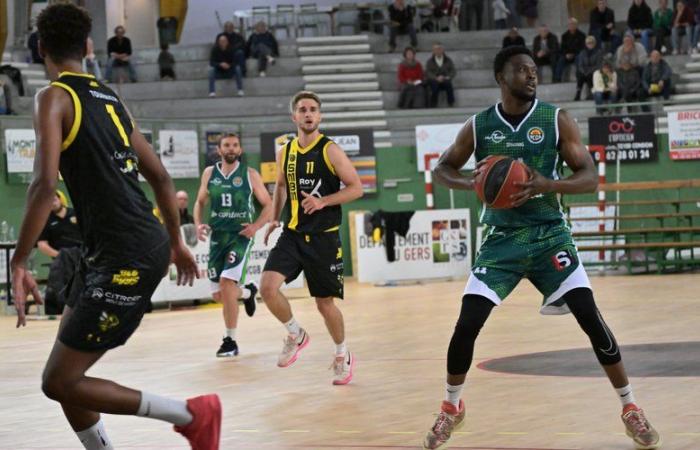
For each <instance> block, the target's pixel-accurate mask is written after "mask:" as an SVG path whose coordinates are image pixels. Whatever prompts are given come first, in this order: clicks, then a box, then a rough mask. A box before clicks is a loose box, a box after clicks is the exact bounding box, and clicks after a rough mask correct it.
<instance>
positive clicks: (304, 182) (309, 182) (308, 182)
mask: <svg viewBox="0 0 700 450" xmlns="http://www.w3.org/2000/svg"><path fill="white" fill-rule="evenodd" d="M315 182H316V179H315V178H299V186H313V185H314V183H315Z"/></svg>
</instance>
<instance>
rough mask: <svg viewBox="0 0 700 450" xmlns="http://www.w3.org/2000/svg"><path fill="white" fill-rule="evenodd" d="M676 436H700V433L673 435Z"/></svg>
mask: <svg viewBox="0 0 700 450" xmlns="http://www.w3.org/2000/svg"><path fill="white" fill-rule="evenodd" d="M673 435H674V436H700V433H673Z"/></svg>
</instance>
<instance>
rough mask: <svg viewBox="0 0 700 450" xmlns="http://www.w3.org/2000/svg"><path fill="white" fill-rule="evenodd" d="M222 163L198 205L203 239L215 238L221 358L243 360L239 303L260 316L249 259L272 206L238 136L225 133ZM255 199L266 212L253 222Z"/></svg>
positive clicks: (206, 177)
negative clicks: (206, 218) (249, 277)
mask: <svg viewBox="0 0 700 450" xmlns="http://www.w3.org/2000/svg"><path fill="white" fill-rule="evenodd" d="M216 149H217V152H218V153H219V156H220V157H221V161H219V162H217V163H216V164H215V165H213V166H209V167H207V168H206V169H204V173H203V174H202V183H201V185H200V186H199V192H198V193H197V200H196V201H195V204H194V223H195V226H196V228H197V236H198V238H199V239H201V240H205V239H206V238H205V235H206V234H207V233H208V232H209V231H211V233H210V237H209V267H208V273H209V281H210V282H211V290H212V295H213V297H214V299H215V300H216V301H218V302H221V303H223V305H224V325H225V326H226V333H225V334H224V337H223V341H222V343H221V346H220V347H219V350H218V351H217V352H216V356H219V357H225V356H236V355H238V343H237V342H236V328H237V327H238V299H239V298H244V301H243V302H244V304H245V309H246V313H247V314H248V315H249V316H252V315H253V314H254V313H255V294H256V293H257V287H256V286H255V284H253V283H248V284H246V269H247V263H248V254H249V253H250V248H251V247H252V245H253V236H255V232H256V231H257V230H259V229H260V228H261V227H262V226H263V225H264V224H265V223H267V221H268V220H269V218H270V214H271V213H272V201H271V200H270V194H268V192H267V189H265V185H264V184H263V182H262V178H261V177H260V174H259V173H258V171H257V170H255V169H253V168H251V167H248V165H247V164H246V163H245V162H244V161H243V160H242V159H241V154H242V153H243V148H242V147H241V141H240V138H239V137H238V135H237V134H234V133H229V134H224V135H223V136H222V137H221V138H220V139H219V143H218V145H217V147H216ZM253 196H255V198H256V199H257V200H258V202H259V203H260V204H261V205H262V207H263V209H262V211H261V212H260V216H259V217H258V218H257V220H255V221H253V216H254V215H255V206H254V205H253ZM208 200H211V208H210V209H211V211H210V214H209V224H208V225H206V224H204V223H202V222H203V220H202V217H203V211H204V205H206V203H207V201H208Z"/></svg>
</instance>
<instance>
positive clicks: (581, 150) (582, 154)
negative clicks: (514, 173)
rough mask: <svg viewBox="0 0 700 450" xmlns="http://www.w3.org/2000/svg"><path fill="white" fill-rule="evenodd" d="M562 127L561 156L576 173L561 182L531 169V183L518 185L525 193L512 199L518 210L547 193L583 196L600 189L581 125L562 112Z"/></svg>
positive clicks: (560, 133) (559, 122) (560, 138)
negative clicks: (580, 129)
mask: <svg viewBox="0 0 700 450" xmlns="http://www.w3.org/2000/svg"><path fill="white" fill-rule="evenodd" d="M558 126H559V152H560V153H561V156H562V158H563V159H564V161H566V164H567V165H568V166H569V168H570V169H571V170H572V171H573V173H572V174H571V175H569V176H568V177H566V178H564V179H561V180H551V179H549V178H546V177H544V176H542V174H540V173H538V172H537V171H536V170H533V169H530V168H528V171H529V172H530V180H529V181H527V182H525V183H518V184H519V185H520V186H523V187H524V189H523V190H522V191H521V192H519V193H517V194H513V196H512V198H513V199H514V205H515V206H520V205H522V204H523V203H525V202H526V201H527V200H528V199H529V198H530V197H532V196H534V195H537V194H542V193H547V192H558V193H560V194H583V193H586V192H593V191H595V190H596V188H597V187H598V174H597V173H596V170H595V165H594V164H593V158H591V155H590V154H589V153H588V151H587V150H586V147H585V146H584V145H583V143H582V142H581V133H580V132H579V129H578V125H577V124H576V122H575V121H574V119H573V118H572V117H571V116H570V115H569V114H568V113H567V112H566V111H564V110H560V111H559V115H558Z"/></svg>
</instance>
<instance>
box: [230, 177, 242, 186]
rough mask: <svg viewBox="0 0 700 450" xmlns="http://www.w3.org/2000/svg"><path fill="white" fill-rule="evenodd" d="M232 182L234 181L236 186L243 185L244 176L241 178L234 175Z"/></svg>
mask: <svg viewBox="0 0 700 450" xmlns="http://www.w3.org/2000/svg"><path fill="white" fill-rule="evenodd" d="M231 183H232V184H233V185H234V186H235V187H241V186H243V178H241V177H233V180H231Z"/></svg>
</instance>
